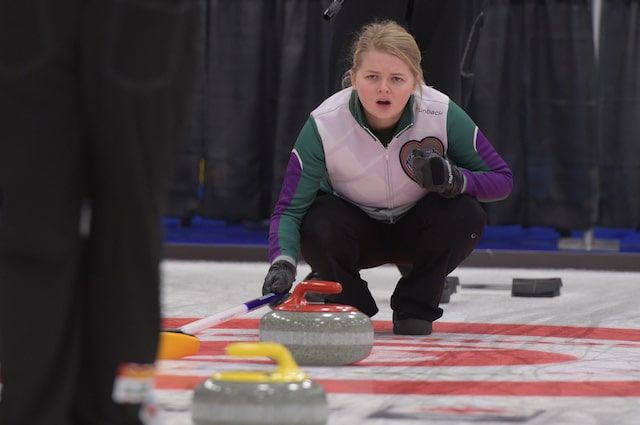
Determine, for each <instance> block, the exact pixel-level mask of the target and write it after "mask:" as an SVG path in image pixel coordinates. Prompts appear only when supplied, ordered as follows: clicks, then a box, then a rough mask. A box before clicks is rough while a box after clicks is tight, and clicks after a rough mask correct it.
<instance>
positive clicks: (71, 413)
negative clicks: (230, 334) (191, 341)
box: [0, 0, 201, 425]
mask: <svg viewBox="0 0 640 425" xmlns="http://www.w3.org/2000/svg"><path fill="white" fill-rule="evenodd" d="M199 4H200V3H199V2H198V1H195V0H193V1H192V0H19V1H15V0H0V198H1V199H2V207H1V211H0V214H1V215H0V341H1V344H0V376H1V380H2V395H1V400H0V423H1V424H2V425H53V424H55V425H80V424H82V425H105V424H109V425H125V424H126V425H133V424H140V423H142V421H141V420H140V418H139V411H140V406H141V402H142V400H141V396H140V395H138V394H137V391H138V390H139V391H140V393H144V391H142V390H143V389H144V385H145V384H144V383H143V382H147V381H146V380H144V379H142V378H144V377H145V376H147V375H148V372H149V371H151V374H152V373H153V365H154V363H155V358H156V354H157V344H158V338H159V330H160V297H159V295H160V294H159V292H160V290H159V277H160V276H159V275H160V271H159V265H160V260H161V250H162V241H163V234H162V214H163V211H164V208H165V198H166V194H165V192H166V190H167V188H168V183H169V179H170V175H169V171H170V170H171V169H172V168H173V161H174V157H175V152H176V151H177V148H178V144H179V143H181V142H183V141H184V139H185V138H186V137H187V133H188V130H189V127H190V126H191V115H192V112H191V109H192V104H193V97H194V96H193V94H194V88H195V86H196V83H197V78H198V75H197V74H198V73H197V70H198V69H199V64H198V62H199V61H200V59H199V55H200V49H199V48H198V46H197V44H198V42H199V41H198V35H199V29H198V25H199V24H200V22H201V17H200V16H201V11H200V10H199V6H198V5H199ZM127 377H128V378H129V379H128V380H127V379H125V378H127ZM137 379H142V381H141V384H140V385H141V386H138V385H137V384H136V382H137ZM116 382H117V383H118V385H117V386H116V385H115V383H116Z"/></svg>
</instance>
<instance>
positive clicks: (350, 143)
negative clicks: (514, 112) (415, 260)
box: [269, 86, 513, 264]
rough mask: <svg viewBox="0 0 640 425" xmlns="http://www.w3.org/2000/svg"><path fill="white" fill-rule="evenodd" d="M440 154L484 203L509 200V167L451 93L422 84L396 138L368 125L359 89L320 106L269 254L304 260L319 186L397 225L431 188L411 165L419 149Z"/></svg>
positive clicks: (290, 178) (295, 161) (293, 161)
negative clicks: (303, 237) (306, 229)
mask: <svg viewBox="0 0 640 425" xmlns="http://www.w3.org/2000/svg"><path fill="white" fill-rule="evenodd" d="M415 149H420V150H422V151H423V152H429V151H431V152H435V153H437V154H439V155H441V156H445V157H447V158H448V159H449V160H450V161H451V162H452V163H453V164H455V165H456V166H458V167H459V168H460V170H461V171H462V173H463V175H464V179H465V183H464V188H463V191H462V193H463V194H467V195H471V196H474V197H475V198H477V199H478V200H479V201H480V202H492V201H498V200H502V199H504V198H506V197H507V196H508V195H509V193H510V192H511V189H512V187H513V178H512V173H511V170H510V168H509V166H508V165H507V164H506V163H505V161H504V160H503V159H502V158H501V157H500V155H499V154H498V153H497V152H496V150H495V149H494V148H493V146H492V145H491V143H490V142H489V140H488V139H487V138H486V137H485V135H484V134H483V133H482V132H481V131H480V129H479V128H478V126H477V125H476V124H475V123H474V122H473V120H472V119H471V118H470V117H469V116H468V115H467V114H466V113H465V112H464V111H463V110H462V108H460V107H459V106H458V105H456V104H455V103H454V102H452V101H451V100H450V99H449V98H448V97H447V96H446V95H445V94H443V93H441V92H439V91H437V90H435V89H434V88H432V87H428V86H420V87H418V89H417V90H416V92H415V93H414V94H413V95H412V96H411V97H410V99H409V101H408V102H407V105H406V106H405V109H404V111H403V114H402V116H401V118H400V120H399V122H398V124H397V126H396V129H395V131H394V133H393V137H392V138H391V140H390V141H389V143H388V144H386V145H385V143H382V142H381V141H380V140H379V139H378V138H377V137H376V135H375V132H374V131H373V130H372V129H371V128H370V127H369V126H368V124H367V121H366V119H365V117H364V112H363V110H362V105H361V103H360V101H359V99H358V96H357V92H356V91H355V90H353V89H352V88H347V89H344V90H341V91H339V92H337V93H336V94H334V95H333V96H331V97H329V98H327V99H326V100H325V101H324V102H322V103H321V104H320V105H319V106H318V107H317V108H316V109H314V110H313V111H312V112H311V114H310V116H309V118H308V120H307V122H306V123H305V124H304V126H303V128H302V130H301V131H300V133H299V135H298V138H297V140H296V143H295V145H294V148H293V150H292V152H291V156H290V158H289V163H288V164H287V170H286V173H285V176H284V180H283V183H282V188H281V192H280V196H279V198H278V201H277V203H276V205H275V208H274V210H273V213H272V215H271V222H270V227H269V260H270V261H271V262H274V261H277V260H280V259H285V260H287V261H289V262H292V263H293V264H296V263H297V255H298V250H299V247H300V223H301V221H302V219H303V217H304V215H305V213H306V211H307V210H308V208H309V207H310V206H311V204H312V203H313V201H314V199H315V198H316V196H317V194H318V192H325V193H330V194H333V195H336V196H339V197H341V198H343V199H344V200H346V201H348V202H351V203H352V204H354V205H356V206H358V207H360V208H361V209H362V210H363V211H364V212H366V213H367V214H368V215H369V216H370V217H372V218H373V219H375V220H380V221H384V222H389V223H393V222H394V221H397V220H399V219H401V218H402V216H403V215H404V214H405V213H406V212H407V211H408V210H409V209H411V208H412V207H413V206H414V205H415V204H416V203H417V202H418V201H419V200H420V199H421V198H423V197H424V196H426V194H427V191H426V190H425V189H423V188H422V187H420V186H419V185H418V184H417V183H416V181H415V176H414V174H413V170H412V168H411V164H412V159H413V151H414V150H415Z"/></svg>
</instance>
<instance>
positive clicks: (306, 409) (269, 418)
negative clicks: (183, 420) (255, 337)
mask: <svg viewBox="0 0 640 425" xmlns="http://www.w3.org/2000/svg"><path fill="white" fill-rule="evenodd" d="M226 351H227V354H228V355H230V356H244V357H265V356H266V357H269V358H271V359H273V360H275V361H276V363H277V365H278V366H277V368H276V369H274V370H273V371H270V372H261V371H225V372H219V373H216V374H214V375H213V376H211V377H210V378H208V379H206V380H204V381H202V382H201V383H200V384H198V385H197V387H196V388H195V390H194V392H193V402H192V406H191V419H192V420H193V423H194V424H195V425H259V424H260V425H263V424H272V425H289V424H290V425H294V424H295V425H324V424H326V423H327V418H328V415H329V409H328V405H327V395H326V392H325V390H324V388H323V387H322V386H320V385H319V384H316V383H315V382H313V381H311V380H310V379H309V377H308V376H307V375H306V374H305V373H304V372H302V371H301V370H300V368H299V367H298V365H297V364H296V362H295V360H294V359H293V357H292V356H291V353H290V352H289V350H287V348H286V347H285V346H283V345H282V344H276V343H265V342H238V343H233V344H229V345H228V346H227V350H226Z"/></svg>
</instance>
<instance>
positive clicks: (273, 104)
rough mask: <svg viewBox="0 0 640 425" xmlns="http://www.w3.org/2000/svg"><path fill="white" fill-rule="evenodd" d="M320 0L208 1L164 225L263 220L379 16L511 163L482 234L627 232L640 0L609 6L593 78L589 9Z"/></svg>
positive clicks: (515, 2)
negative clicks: (296, 151)
mask: <svg viewBox="0 0 640 425" xmlns="http://www.w3.org/2000/svg"><path fill="white" fill-rule="evenodd" d="M330 3H331V1H330V0H234V1H228V0H207V5H208V14H207V16H206V19H207V32H206V34H204V35H203V36H204V37H206V45H207V51H206V57H207V61H206V63H207V69H206V70H205V72H206V75H207V77H206V80H205V81H204V82H203V87H202V90H201V102H200V104H201V108H200V110H199V113H198V114H197V116H196V117H195V118H194V126H195V127H196V128H195V131H194V138H193V140H192V141H191V143H190V144H189V145H188V146H186V147H185V149H184V152H183V154H182V158H181V159H182V166H181V167H180V168H179V172H178V174H177V175H176V181H175V182H174V184H173V186H172V188H171V189H172V198H171V203H170V206H169V215H170V216H179V217H188V216H190V215H193V214H198V215H201V216H203V217H206V218H212V219H217V220H225V221H228V222H238V221H249V222H255V221H258V222H259V221H263V220H265V219H267V218H268V217H269V215H270V213H271V208H272V206H273V203H274V202H275V200H276V197H277V195H278V192H279V189H280V183H281V181H282V176H283V172H284V169H285V166H286V163H287V161H288V158H289V153H290V150H291V147H292V146H293V143H294V142H295V138H296V136H297V133H298V131H299V130H300V128H301V126H302V124H303V123H304V121H305V120H306V118H307V117H308V115H309V112H310V111H311V110H312V109H313V108H314V107H315V106H316V105H317V104H319V103H320V102H321V101H322V100H323V99H324V98H325V97H326V96H328V95H329V94H331V93H332V92H333V91H335V90H336V89H337V88H338V87H339V79H340V76H341V75H342V73H343V72H344V70H345V67H346V62H345V61H344V59H345V57H346V54H347V51H348V47H349V43H350V41H351V39H352V36H353V33H354V31H355V30H356V29H357V28H358V27H359V25H360V24H361V23H362V22H363V21H367V20H369V19H368V18H369V17H374V16H377V17H381V18H384V17H388V18H393V19H396V20H398V21H400V22H402V23H403V24H405V25H406V26H407V27H408V28H409V29H410V30H411V31H412V32H413V33H414V35H415V36H416V39H417V41H418V43H419V44H420V46H421V49H422V50H423V52H424V55H425V60H424V64H423V66H424V68H425V76H426V78H427V82H428V83H429V84H432V85H434V86H435V87H437V88H440V89H442V90H443V91H445V92H447V93H448V94H450V95H451V97H452V98H453V99H454V100H455V101H456V102H458V103H459V104H461V106H463V107H465V108H466V109H467V110H468V112H469V113H470V115H471V116H472V117H473V118H474V119H475V121H476V122H477V123H478V124H479V126H480V127H481V128H482V130H483V131H484V132H485V134H487V136H488V137H489V138H490V140H492V142H493V143H494V145H495V146H496V148H497V149H498V150H499V151H500V152H501V153H502V155H503V156H504V158H505V160H506V161H507V162H508V163H509V164H510V165H511V167H512V169H513V171H514V173H515V190H514V192H513V194H512V195H511V197H510V198H509V199H507V200H505V201H502V202H499V203H495V204H489V205H487V211H488V212H489V222H490V223H491V224H520V225H523V226H525V227H528V226H549V227H554V228H557V229H574V230H585V229H588V228H591V227H593V226H594V225H602V226H615V227H626V226H633V227H638V216H639V204H638V201H637V199H636V200H634V201H632V198H633V199H635V198H636V196H637V195H636V194H637V193H639V191H638V189H639V188H638V182H639V180H640V174H639V170H638V168H639V167H638V155H637V153H638V149H639V145H640V129H639V127H638V126H639V123H638V122H639V121H640V120H639V118H640V114H639V112H640V111H639V110H638V98H639V94H638V90H639V88H638V87H639V84H638V82H637V76H638V75H640V66H639V65H640V63H639V57H640V56H639V53H638V49H639V47H638V19H639V17H638V1H630V0H627V1H624V0H618V1H614V0H604V6H603V7H604V11H603V30H602V37H601V40H600V43H601V53H600V57H601V61H600V63H601V66H600V74H599V77H600V78H598V72H597V66H596V55H595V51H594V45H593V34H594V33H593V29H592V9H591V2H590V1H589V0H529V1H526V0H484V1H480V0H475V1H472V0H469V1H466V0H449V1H446V2H443V1H430V0H413V1H411V0H346V1H344V4H343V8H342V10H341V12H340V13H339V14H338V15H336V17H334V19H333V20H331V21H325V20H324V19H323V17H322V12H323V11H324V10H325V9H326V8H327V6H328V5H329V4H330ZM482 10H484V12H483V13H482V14H481V12H482ZM472 30H473V31H472ZM465 52H467V55H466V56H465ZM463 57H464V58H465V59H466V60H465V61H464V65H463V66H462V68H463V69H462V72H461V62H463ZM612 111H613V112H612ZM633 153H635V154H636V155H633ZM201 167H203V168H202V169H201ZM201 171H202V172H201ZM629 206H631V207H632V208H629Z"/></svg>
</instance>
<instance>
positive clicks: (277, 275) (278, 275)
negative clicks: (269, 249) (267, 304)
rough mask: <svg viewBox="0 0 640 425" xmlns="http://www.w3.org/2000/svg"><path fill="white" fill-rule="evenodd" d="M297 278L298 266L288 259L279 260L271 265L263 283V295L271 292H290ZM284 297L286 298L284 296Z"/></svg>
mask: <svg viewBox="0 0 640 425" xmlns="http://www.w3.org/2000/svg"><path fill="white" fill-rule="evenodd" d="M295 278H296V267H295V266H294V265H293V264H291V263H290V262H288V261H285V260H278V261H276V262H275V263H273V264H272V265H271V267H269V272H267V275H266V276H265V278H264V283H263V284H262V295H265V294H269V293H271V292H273V293H275V294H282V293H285V292H289V290H290V289H291V286H293V281H294V280H295ZM283 299H284V298H283Z"/></svg>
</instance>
